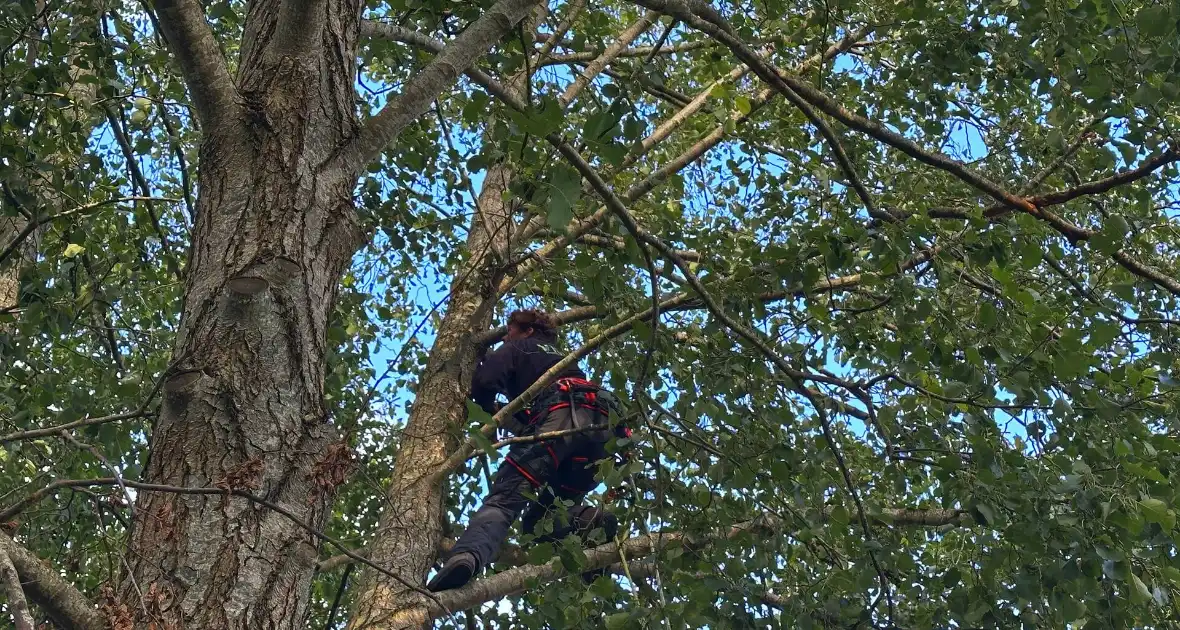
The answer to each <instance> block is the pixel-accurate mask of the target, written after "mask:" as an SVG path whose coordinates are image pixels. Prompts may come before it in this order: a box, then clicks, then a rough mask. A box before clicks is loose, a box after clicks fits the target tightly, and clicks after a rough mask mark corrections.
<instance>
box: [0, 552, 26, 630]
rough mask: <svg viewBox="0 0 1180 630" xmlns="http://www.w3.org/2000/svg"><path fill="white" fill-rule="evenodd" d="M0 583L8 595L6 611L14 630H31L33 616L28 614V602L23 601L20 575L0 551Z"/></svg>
mask: <svg viewBox="0 0 1180 630" xmlns="http://www.w3.org/2000/svg"><path fill="white" fill-rule="evenodd" d="M0 583H2V584H3V585H4V592H5V594H6V595H8V611H9V612H10V613H12V618H13V621H15V622H16V630H33V616H32V615H31V614H29V602H28V601H26V600H25V589H24V587H22V586H21V584H20V575H19V574H17V572H16V567H14V566H12V558H9V557H8V553H7V552H5V551H3V550H0Z"/></svg>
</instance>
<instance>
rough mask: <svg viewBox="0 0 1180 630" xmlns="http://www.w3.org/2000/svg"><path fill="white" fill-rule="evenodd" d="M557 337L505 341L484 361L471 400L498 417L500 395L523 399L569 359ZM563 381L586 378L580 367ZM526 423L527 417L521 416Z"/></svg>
mask: <svg viewBox="0 0 1180 630" xmlns="http://www.w3.org/2000/svg"><path fill="white" fill-rule="evenodd" d="M555 341H556V337H552V336H549V337H546V336H543V335H540V334H538V333H533V334H532V335H531V336H529V337H526V338H524V339H518V340H515V341H505V342H504V343H502V344H500V347H499V348H496V349H495V350H493V351H492V352H489V353H488V354H487V356H485V357H484V358H483V361H480V363H479V365H477V366H476V367H475V376H474V378H472V379H471V398H472V399H473V400H475V403H476V404H477V405H479V406H480V407H482V408H483V410H484V411H486V412H488V413H495V406H494V403H495V402H496V395H497V394H504V395H505V396H507V397H508V400H512V399H514V398H516V397H517V396H519V395H520V394H521V393H522V392H524V390H526V389H528V388H529V386H531V385H532V384H533V383H534V382H536V380H537V379H538V378H540V377H541V375H542V374H544V373H545V372H548V371H549V368H551V367H553V366H554V365H556V364H557V362H558V361H560V360H561V359H562V357H564V356H565V355H564V354H562V353H560V352H558V351H557V348H556V347H555ZM558 377H559V378H564V377H573V378H586V374H585V373H583V372H582V370H580V369H578V367H577V366H576V365H571V366H570V367H568V368H566V369H564V370H562V372H561V374H560V375H559V376H558ZM516 417H517V420H521V421H523V419H524V416H523V414H517V416H516Z"/></svg>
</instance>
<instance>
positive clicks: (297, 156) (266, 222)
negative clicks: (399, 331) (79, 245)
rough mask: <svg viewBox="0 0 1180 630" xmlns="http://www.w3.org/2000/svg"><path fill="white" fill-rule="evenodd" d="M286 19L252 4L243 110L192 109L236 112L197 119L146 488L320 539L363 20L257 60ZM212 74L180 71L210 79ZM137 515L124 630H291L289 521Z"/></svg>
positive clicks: (208, 512) (347, 6) (153, 503)
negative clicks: (344, 160) (327, 365)
mask: <svg viewBox="0 0 1180 630" xmlns="http://www.w3.org/2000/svg"><path fill="white" fill-rule="evenodd" d="M173 4H174V5H179V6H176V8H175V10H176V11H181V12H184V11H189V10H190V9H191V8H192V7H191V6H186V5H187V3H186V2H180V3H173ZM281 8H282V3H281V2H280V1H278V0H271V1H269V2H255V3H252V4H251V10H250V14H249V16H248V19H247V25H246V33H247V40H246V41H245V42H244V45H243V47H242V60H241V64H240V70H239V75H238V77H237V86H236V93H237V94H239V95H240V98H241V99H242V102H243V103H244V104H245V107H244V108H236V107H235V108H231V109H228V110H225V109H222V110H215V109H214V110H207V111H206V112H204V113H205V114H206V116H208V115H213V114H216V115H218V116H225V117H231V118H232V117H237V116H246V114H243V112H249V114H248V117H246V118H237V119H233V120H206V119H203V120H202V123H203V125H202V126H203V129H204V130H205V138H204V140H203V143H202V145H201V148H200V168H199V173H198V182H199V190H200V195H199V197H198V200H197V217H196V223H195V225H194V227H193V244H192V247H191V249H190V252H189V262H188V267H187V273H186V277H185V302H184V309H183V311H182V315H181V324H180V328H179V330H178V332H177V337H176V342H175V345H174V349H173V359H174V363H175V365H176V366H177V368H176V370H175V372H174V373H172V374H170V375H169V377H168V378H167V379H166V381H165V384H164V399H163V402H162V405H161V409H160V416H159V419H158V421H157V422H156V424H155V426H154V427H153V431H152V435H151V459H150V462H149V465H148V467H147V471H146V481H149V482H151V483H158V484H168V485H176V486H186V487H208V486H211V485H221V486H223V487H227V488H232V489H249V490H251V491H252V492H254V493H255V494H257V495H260V496H262V497H265V498H266V499H267V500H269V501H271V502H273V503H276V504H280V505H282V506H284V507H285V508H286V509H288V510H289V511H290V512H292V513H293V514H294V515H296V516H297V517H298V518H299V519H302V520H303V521H304V522H307V523H311V524H312V525H313V526H315V527H320V526H322V524H323V522H324V518H325V515H326V513H327V512H328V511H329V509H330V505H331V501H332V498H333V495H334V488H333V482H334V481H335V480H333V479H331V478H324V477H321V476H317V475H316V474H315V473H314V472H313V471H316V470H322V469H323V468H325V467H326V466H324V465H323V464H325V463H327V464H330V463H331V462H330V461H329V460H331V459H333V458H339V457H341V456H342V455H344V454H345V453H346V451H345V450H343V449H339V448H333V444H334V442H335V441H336V438H335V436H334V433H333V430H332V428H331V426H330V425H329V423H328V421H327V410H326V409H325V406H324V398H323V391H324V358H325V354H326V353H325V350H326V348H325V344H326V338H327V328H328V324H329V319H330V317H331V314H332V309H333V305H334V303H335V296H336V291H337V285H338V282H339V279H340V277H341V275H342V274H343V271H344V269H345V268H346V266H347V265H348V263H349V261H350V259H351V256H352V254H353V252H355V251H356V249H357V247H358V246H359V245H360V244H361V232H360V230H359V229H358V226H357V224H356V220H355V214H354V210H353V205H352V189H353V185H354V182H355V180H356V173H348V172H341V171H335V170H324V169H322V168H320V166H321V165H323V164H324V163H326V162H327V161H328V160H329V159H330V157H331V156H332V155H333V152H334V151H335V150H336V148H337V147H338V146H340V145H341V144H342V143H343V142H344V141H345V139H346V138H347V137H348V136H349V135H350V134H352V133H353V132H354V131H355V129H356V127H357V121H356V114H355V109H354V103H353V100H352V97H353V93H352V91H351V83H350V82H349V81H348V80H346V79H341V77H351V76H353V75H354V73H355V68H354V63H355V62H354V58H355V55H354V54H353V52H354V51H355V39H356V30H357V24H358V21H359V9H360V7H359V5H358V4H357V3H354V2H351V1H350V2H325V3H321V4H320V6H319V8H320V12H319V13H318V14H317V15H314V16H311V19H316V20H320V21H322V23H323V25H324V26H323V29H322V31H321V32H322V38H323V42H322V45H321V47H320V48H319V49H318V50H317V51H315V52H314V53H309V54H303V55H298V56H290V55H278V54H271V53H270V52H269V45H270V39H271V37H272V35H273V33H274V32H275V28H274V24H275V22H276V21H277V19H278V15H279V14H280V13H281ZM197 10H198V11H199V5H198V6H197ZM186 15H187V14H186ZM161 17H162V18H163V17H165V16H164V15H163V14H162V15H161ZM200 19H201V20H203V19H204V18H203V16H201V17H200ZM186 20H187V21H186V22H184V23H183V24H182V26H183V27H184V28H185V29H188V30H190V31H193V32H197V33H198V34H199V32H200V28H199V27H201V26H202V25H201V24H192V23H190V22H191V21H192V20H193V18H192V17H191V15H190V16H188V17H186ZM165 21H167V20H165ZM177 30H180V29H177V28H173V29H172V31H171V33H172V34H175V33H176V32H177ZM177 54H178V56H180V57H182V58H183V57H185V56H186V55H191V54H197V55H199V54H200V52H199V51H183V50H181V51H177ZM213 61H217V60H216V59H214V60H212V61H210V60H209V59H197V60H190V61H188V62H182V63H181V66H182V68H186V67H187V68H198V69H200V70H201V73H202V74H204V75H206V76H219V72H218V71H217V69H216V68H212V67H210V65H209V64H210V63H212V62H213ZM190 81H191V78H190ZM190 87H192V88H193V89H194V90H197V89H198V88H197V87H194V86H191V85H190ZM204 88H209V86H208V85H205V86H204ZM227 89H228V88H226V86H221V87H220V88H219V89H218V90H217V93H218V94H221V95H222V96H224V94H225V93H226V90H227ZM202 99H204V100H202ZM202 99H198V101H199V102H205V103H206V104H208V103H209V102H212V101H216V100H218V99H206V98H204V97H202ZM239 129H247V130H248V132H249V133H248V134H247V135H246V136H241V135H239V134H238V133H237V131H235V130H239ZM317 464H321V465H320V466H317ZM328 467H330V466H328ZM135 514H136V517H137V518H136V521H135V531H134V536H133V539H132V541H131V544H130V552H131V553H130V554H129V555H128V561H129V563H130V567H131V577H129V578H128V579H127V580H125V582H124V583H123V585H122V589H121V598H122V600H123V601H124V603H126V604H127V605H128V607H129V608H130V609H131V610H132V611H134V614H135V616H136V620H135V621H136V624H137V627H149V625H150V624H153V623H154V624H158V625H157V627H160V626H161V625H162V627H183V628H302V627H303V617H304V612H305V610H306V604H307V600H308V597H309V596H310V588H309V587H310V582H311V578H312V575H313V569H314V566H315V559H316V556H317V553H318V544H317V541H316V540H315V539H314V538H313V537H312V536H311V535H309V534H308V532H306V531H304V530H303V529H302V528H300V527H299V526H298V525H296V524H295V523H293V522H292V521H291V520H290V519H288V518H286V517H285V516H283V515H281V514H278V513H275V512H274V511H271V510H267V509H265V508H262V507H259V506H257V505H253V504H251V503H250V502H248V501H246V500H243V499H241V498H237V497H230V496H212V495H189V494H165V493H142V494H140V495H139V498H138V500H137V506H136V510H135Z"/></svg>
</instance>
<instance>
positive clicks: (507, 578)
mask: <svg viewBox="0 0 1180 630" xmlns="http://www.w3.org/2000/svg"><path fill="white" fill-rule="evenodd" d="M961 514H962V512H960V511H958V510H906V509H898V510H883V511H882V515H883V516H884V519H889V520H892V522H893V523H894V524H898V525H924V526H935V525H948V524H952V523H956V522H958V521H959V517H960V515H961ZM884 519H882V520H884ZM785 528H786V524H785V523H783V521H782V520H780V519H778V518H776V517H774V516H765V517H762V518H759V519H756V520H753V521H745V522H742V523H737V524H735V525H732V526H729V527H723V528H721V529H720V530H717V531H715V532H713V533H711V534H706V535H703V536H694V535H691V534H685V533H683V532H656V533H652V534H648V535H645V536H637V537H635V538H631V539H628V540H626V541H623V543H622V544H621V545H618V544H613V543H612V544H608V545H602V546H600V547H595V548H594V549H587V550H586V551H585V552H584V561H583V563H582V566H581V567H579V571H592V570H594V569H601V568H603V567H607V566H610V565H612V564H614V563H616V562H618V561H619V558H620V550H621V551H622V553H623V555H625V556H626V557H627V558H628V560H634V559H640V558H646V557H648V556H651V555H653V554H655V553H658V552H659V551H661V550H663V549H668V548H672V547H683V548H685V549H689V550H691V549H700V548H703V547H705V546H707V545H710V544H716V543H718V542H721V541H724V540H731V539H733V538H736V537H738V536H740V535H742V534H745V533H757V534H760V535H763V536H777V535H780V534H781V533H782V531H783V530H784V529H785ZM568 573H569V571H568V570H566V569H565V567H564V566H563V564H562V562H561V560H560V559H554V560H552V561H550V562H548V563H546V564H543V565H527V566H522V567H517V568H514V569H508V570H507V571H501V572H499V573H497V574H495V575H492V576H490V577H488V578H485V579H483V580H477V581H475V582H472V583H470V584H468V585H467V586H464V587H463V588H459V589H455V590H451V591H444V592H442V593H440V594H439V595H438V602H437V603H433V602H423V603H422V604H421V605H419V606H418V607H416V608H412V609H409V610H406V611H402V612H401V613H399V614H398V617H397V620H396V624H395V625H398V627H402V626H404V627H412V626H416V625H421V624H424V623H426V622H428V621H430V620H431V619H433V618H435V617H438V616H440V615H442V614H445V613H446V612H447V611H448V610H466V609H469V608H473V607H476V606H479V605H480V604H482V603H484V602H490V601H494V600H497V599H501V598H503V597H508V596H511V595H516V594H518V593H522V592H524V590H525V589H527V588H528V584H529V583H531V582H534V581H539V582H542V583H544V582H552V581H553V580H556V579H559V578H561V577H564V576H565V575H568Z"/></svg>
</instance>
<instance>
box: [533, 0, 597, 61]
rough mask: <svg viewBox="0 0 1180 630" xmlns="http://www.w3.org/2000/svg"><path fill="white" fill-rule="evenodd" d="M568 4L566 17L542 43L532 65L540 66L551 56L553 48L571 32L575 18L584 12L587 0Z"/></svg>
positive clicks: (576, 0)
mask: <svg viewBox="0 0 1180 630" xmlns="http://www.w3.org/2000/svg"><path fill="white" fill-rule="evenodd" d="M567 6H568V7H569V8H568V9H566V12H565V17H564V18H562V20H561V22H559V23H558V24H557V28H556V29H554V31H553V32H552V33H550V34H549V37H547V38H546V39H545V41H544V42H543V43H542V44H541V49H540V50H538V51H537V54H536V55H535V56H534V57H533V62H532V64H531V65H532V66H533V67H534V68H535V67H537V66H539V65H540V64H541V62H542V60H543V59H544V58H546V57H548V56H549V53H551V52H553V48H554V47H556V46H557V44H558V42H560V41H561V38H563V37H565V34H566V33H568V32H569V30H570V27H571V26H573V25H574V20H576V19H578V14H580V13H581V12H582V9H584V8H586V0H573V1H572V2H570V3H569V5H567Z"/></svg>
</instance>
